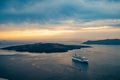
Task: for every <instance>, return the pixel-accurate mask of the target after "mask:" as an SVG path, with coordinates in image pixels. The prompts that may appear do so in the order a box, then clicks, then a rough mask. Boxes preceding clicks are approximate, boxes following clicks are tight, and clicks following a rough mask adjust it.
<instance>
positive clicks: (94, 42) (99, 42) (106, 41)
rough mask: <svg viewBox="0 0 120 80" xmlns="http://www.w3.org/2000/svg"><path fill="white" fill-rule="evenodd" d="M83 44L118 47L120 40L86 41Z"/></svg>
mask: <svg viewBox="0 0 120 80" xmlns="http://www.w3.org/2000/svg"><path fill="white" fill-rule="evenodd" d="M83 44H97V45H120V39H105V40H93V41H92V40H88V41H86V42H83Z"/></svg>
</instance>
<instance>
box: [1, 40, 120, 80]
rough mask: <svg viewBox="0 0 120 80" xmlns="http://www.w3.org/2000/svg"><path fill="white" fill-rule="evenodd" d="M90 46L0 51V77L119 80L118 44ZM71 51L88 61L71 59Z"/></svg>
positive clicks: (24, 79) (11, 78) (17, 78)
mask: <svg viewBox="0 0 120 80" xmlns="http://www.w3.org/2000/svg"><path fill="white" fill-rule="evenodd" d="M63 44H77V45H79V44H80V43H79V42H63ZM14 45H16V44H14ZM4 46H8V45H0V47H4ZM9 46H10V45H9ZM90 46H91V48H81V49H76V50H70V51H68V52H63V53H29V52H16V51H7V50H0V80H120V46H119V45H117V46H116V45H90ZM75 52H76V53H77V54H78V55H80V56H85V57H87V58H88V59H89V62H88V64H85V63H78V62H74V61H72V55H73V54H74V53H75Z"/></svg>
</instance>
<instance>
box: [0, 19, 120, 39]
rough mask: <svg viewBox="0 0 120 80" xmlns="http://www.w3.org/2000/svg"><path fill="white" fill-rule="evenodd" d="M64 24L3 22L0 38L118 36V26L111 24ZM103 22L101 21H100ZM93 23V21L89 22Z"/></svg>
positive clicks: (71, 22) (68, 22)
mask: <svg viewBox="0 0 120 80" xmlns="http://www.w3.org/2000/svg"><path fill="white" fill-rule="evenodd" d="M64 23H65V24H61V25H60V24H55V25H53V24H45V25H40V24H28V23H24V24H3V25H0V39H5V40H55V39H56V40H60V39H63V40H65V39H66V40H77V39H78V40H79V39H99V38H120V35H119V34H120V28H118V27H112V26H97V27H91V26H88V27H87V26H84V27H83V26H82V25H81V26H75V25H73V23H74V22H73V21H72V20H70V21H66V22H64ZM101 23H103V22H101ZM90 24H93V23H89V25H90Z"/></svg>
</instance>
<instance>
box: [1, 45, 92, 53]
mask: <svg viewBox="0 0 120 80" xmlns="http://www.w3.org/2000/svg"><path fill="white" fill-rule="evenodd" d="M87 47H90V46H82V45H64V44H58V43H34V44H26V45H17V46H9V47H4V48H1V49H3V50H14V51H18V52H35V53H44V52H45V53H54V52H67V51H68V50H73V49H80V48H87Z"/></svg>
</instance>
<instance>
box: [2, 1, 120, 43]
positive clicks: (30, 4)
mask: <svg viewBox="0 0 120 80" xmlns="http://www.w3.org/2000/svg"><path fill="white" fill-rule="evenodd" d="M106 38H120V0H0V40H32V41H33V40H38V41H45V40H46V41H47V40H48V41H49V40H54V41H64V40H65V41H79V40H91V39H92V40H95V39H106Z"/></svg>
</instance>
